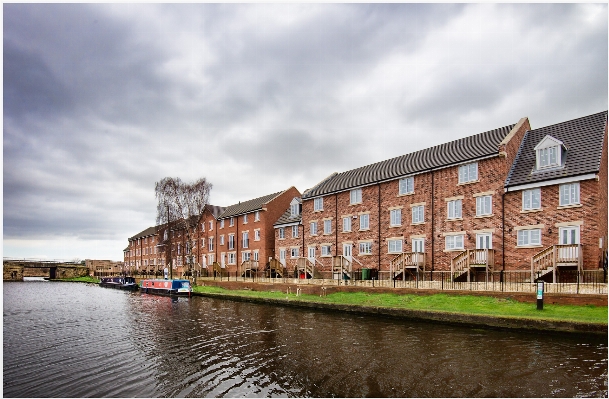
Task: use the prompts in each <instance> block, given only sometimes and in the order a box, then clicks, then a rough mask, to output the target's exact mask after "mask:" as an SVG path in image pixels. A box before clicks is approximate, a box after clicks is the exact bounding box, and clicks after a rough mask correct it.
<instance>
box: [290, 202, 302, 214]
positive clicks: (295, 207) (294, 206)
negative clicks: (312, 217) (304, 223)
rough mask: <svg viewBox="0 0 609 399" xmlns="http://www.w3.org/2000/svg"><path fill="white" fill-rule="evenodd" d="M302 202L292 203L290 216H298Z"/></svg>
mask: <svg viewBox="0 0 609 399" xmlns="http://www.w3.org/2000/svg"><path fill="white" fill-rule="evenodd" d="M299 205H300V204H298V203H296V204H291V205H290V217H296V216H298V215H299V214H300V212H299V209H298V208H300V206H299Z"/></svg>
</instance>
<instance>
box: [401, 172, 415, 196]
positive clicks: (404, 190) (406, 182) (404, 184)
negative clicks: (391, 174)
mask: <svg viewBox="0 0 609 399" xmlns="http://www.w3.org/2000/svg"><path fill="white" fill-rule="evenodd" d="M398 192H399V195H406V194H412V193H414V177H412V176H411V177H405V178H403V179H400V181H399V183H398Z"/></svg>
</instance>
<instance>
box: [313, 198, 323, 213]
mask: <svg viewBox="0 0 609 399" xmlns="http://www.w3.org/2000/svg"><path fill="white" fill-rule="evenodd" d="M313 210H314V211H323V210H324V198H323V197H319V198H315V199H314V200H313Z"/></svg>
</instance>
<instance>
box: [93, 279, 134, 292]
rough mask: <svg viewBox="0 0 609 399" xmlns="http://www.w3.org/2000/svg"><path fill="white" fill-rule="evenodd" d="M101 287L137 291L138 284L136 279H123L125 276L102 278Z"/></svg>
mask: <svg viewBox="0 0 609 399" xmlns="http://www.w3.org/2000/svg"><path fill="white" fill-rule="evenodd" d="M99 286H100V287H106V288H117V289H119V290H130V291H135V290H137V288H138V285H137V283H136V282H135V277H123V276H113V277H102V278H101V281H100V282H99Z"/></svg>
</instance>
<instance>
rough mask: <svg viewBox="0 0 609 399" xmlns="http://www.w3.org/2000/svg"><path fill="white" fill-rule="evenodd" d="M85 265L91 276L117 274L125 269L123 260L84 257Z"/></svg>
mask: <svg viewBox="0 0 609 399" xmlns="http://www.w3.org/2000/svg"><path fill="white" fill-rule="evenodd" d="M85 266H86V267H87V269H89V275H90V276H93V277H106V276H117V275H120V274H122V273H123V272H124V271H125V263H124V262H114V261H111V260H95V259H85Z"/></svg>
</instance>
